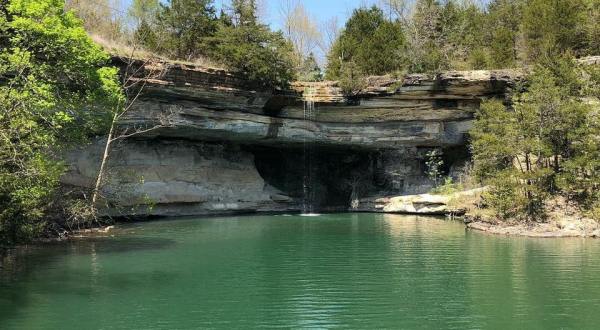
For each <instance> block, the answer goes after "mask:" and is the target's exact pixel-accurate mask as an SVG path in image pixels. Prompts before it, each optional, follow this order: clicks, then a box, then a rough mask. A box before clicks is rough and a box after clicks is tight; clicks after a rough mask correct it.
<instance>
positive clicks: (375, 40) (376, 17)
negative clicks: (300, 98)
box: [327, 6, 405, 79]
mask: <svg viewBox="0 0 600 330" xmlns="http://www.w3.org/2000/svg"><path fill="white" fill-rule="evenodd" d="M404 44H405V41H404V32H403V29H402V26H401V24H400V23H399V22H397V21H395V22H391V21H388V20H386V19H385V17H384V14H383V11H382V10H381V9H379V8H377V7H376V6H373V7H371V8H359V9H356V10H354V12H353V13H352V16H351V17H350V19H349V20H348V21H347V22H346V25H345V27H344V30H343V31H342V32H341V34H340V36H339V38H338V39H337V40H336V42H335V43H334V45H333V47H332V48H331V50H330V52H329V54H328V56H327V60H328V63H327V78H328V79H338V78H339V77H340V75H341V72H342V71H343V70H344V69H343V66H344V65H345V63H348V62H353V63H354V65H356V66H357V67H358V69H359V71H361V72H363V73H364V74H366V75H381V74H385V73H388V72H392V71H396V70H401V69H402V68H403V67H404V58H403V56H402V49H403V47H404Z"/></svg>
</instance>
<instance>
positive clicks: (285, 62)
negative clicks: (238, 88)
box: [209, 1, 295, 87]
mask: <svg viewBox="0 0 600 330" xmlns="http://www.w3.org/2000/svg"><path fill="white" fill-rule="evenodd" d="M249 8H252V10H253V11H252V13H251V12H250V9H249ZM255 11H256V7H255V4H254V1H235V2H234V7H233V15H232V16H233V17H234V18H235V17H237V18H235V19H234V21H233V22H231V23H230V24H222V25H221V26H220V27H219V30H218V31H217V32H216V34H215V35H214V37H212V38H211V39H210V47H209V49H210V55H211V56H212V58H213V59H216V60H218V61H221V62H222V63H225V64H226V65H227V66H228V67H230V68H231V69H233V70H235V71H237V72H240V73H242V74H244V75H245V76H246V77H247V78H248V79H251V80H254V81H257V82H259V83H261V84H262V85H263V86H266V87H285V86H287V84H288V83H289V82H290V81H291V80H293V79H294V77H295V74H294V64H293V63H294V61H293V48H292V46H291V44H290V43H289V42H288V41H287V40H286V39H285V38H284V37H283V34H282V33H281V32H272V31H271V30H270V29H269V27H268V26H266V25H264V24H260V23H259V22H258V20H257V16H256V14H255Z"/></svg>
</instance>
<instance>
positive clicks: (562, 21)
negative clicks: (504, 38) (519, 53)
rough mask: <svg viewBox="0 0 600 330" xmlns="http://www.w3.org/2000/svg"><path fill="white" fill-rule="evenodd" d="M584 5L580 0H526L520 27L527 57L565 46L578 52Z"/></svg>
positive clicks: (550, 53) (554, 52)
mask: <svg viewBox="0 0 600 330" xmlns="http://www.w3.org/2000/svg"><path fill="white" fill-rule="evenodd" d="M585 9H586V8H585V6H584V3H583V0H554V1H548V0H529V1H527V2H526V5H525V8H524V11H523V21H522V29H523V36H524V38H525V42H526V53H527V56H528V58H529V59H530V60H537V59H540V58H543V57H551V56H555V55H559V54H562V53H563V52H565V51H566V50H569V49H571V50H575V51H576V52H579V51H580V50H581V48H582V47H584V45H585V41H584V40H585V33H584V31H582V28H581V25H580V23H581V22H584V21H585V16H586V15H587V13H586V12H585ZM596 23H597V22H596Z"/></svg>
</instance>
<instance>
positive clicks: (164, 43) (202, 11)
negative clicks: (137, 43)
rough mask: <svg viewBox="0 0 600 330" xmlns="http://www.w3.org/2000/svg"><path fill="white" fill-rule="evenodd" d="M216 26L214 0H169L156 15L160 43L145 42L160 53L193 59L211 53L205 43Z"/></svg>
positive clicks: (183, 58) (177, 57) (161, 5)
mask: <svg viewBox="0 0 600 330" xmlns="http://www.w3.org/2000/svg"><path fill="white" fill-rule="evenodd" d="M217 28H218V25H217V17H216V14H215V8H214V7H213V5H212V0H169V1H167V2H166V3H164V4H163V3H161V4H160V9H159V10H158V16H157V17H156V33H157V34H160V36H159V39H160V40H161V43H160V44H154V45H153V44H152V41H151V40H150V41H146V44H148V45H151V46H154V47H155V48H156V49H151V50H154V51H158V52H159V53H161V54H166V55H168V56H170V57H172V58H176V59H182V60H190V59H193V58H195V57H198V56H200V55H206V54H207V53H208V50H207V49H206V47H207V45H206V42H207V40H208V38H210V37H212V36H213V35H214V34H215V32H216V30H217ZM144 29H148V28H147V27H144ZM138 31H139V30H138ZM139 33H140V34H141V33H142V32H139Z"/></svg>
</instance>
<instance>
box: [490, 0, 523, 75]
mask: <svg viewBox="0 0 600 330" xmlns="http://www.w3.org/2000/svg"><path fill="white" fill-rule="evenodd" d="M522 2H523V1H522V0H494V1H492V2H490V4H489V5H488V15H487V18H486V20H487V22H486V28H485V31H488V33H487V36H486V38H487V39H488V41H487V42H488V43H489V52H490V65H489V66H490V67H491V68H494V69H498V68H510V67H516V66H517V61H518V60H519V54H518V47H519V46H518V40H519V36H520V34H519V25H520V24H521V19H522V18H521V17H522Z"/></svg>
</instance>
